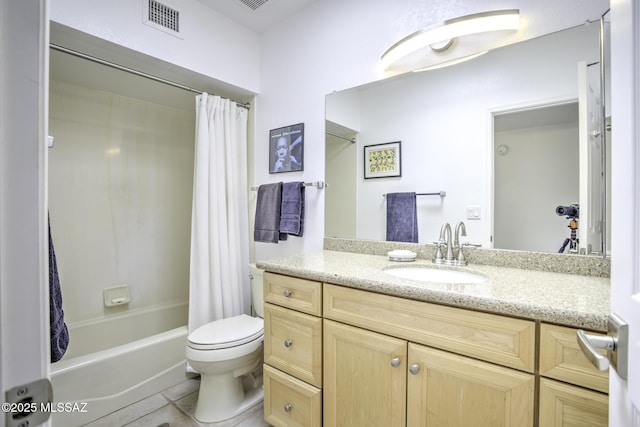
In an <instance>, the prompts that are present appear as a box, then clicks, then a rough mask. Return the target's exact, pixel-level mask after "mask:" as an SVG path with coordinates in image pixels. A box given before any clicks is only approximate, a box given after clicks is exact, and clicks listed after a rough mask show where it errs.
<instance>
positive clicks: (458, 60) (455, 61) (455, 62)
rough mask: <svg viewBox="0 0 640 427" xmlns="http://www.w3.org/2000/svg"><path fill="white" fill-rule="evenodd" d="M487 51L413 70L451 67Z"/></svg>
mask: <svg viewBox="0 0 640 427" xmlns="http://www.w3.org/2000/svg"><path fill="white" fill-rule="evenodd" d="M485 53H489V51H488V50H485V51H484V52H479V53H474V54H473V55H467V56H463V57H462V58H458V59H452V60H451V61H447V62H442V63H440V64H435V65H431V66H429V67H424V68H419V69H417V70H413V72H414V73H419V72H421V71H429V70H437V69H438V68H444V67H449V66H450V65H455V64H460V63H463V62H467V61H470V60H472V59H473V58H477V57H478V56H482V55H484V54H485Z"/></svg>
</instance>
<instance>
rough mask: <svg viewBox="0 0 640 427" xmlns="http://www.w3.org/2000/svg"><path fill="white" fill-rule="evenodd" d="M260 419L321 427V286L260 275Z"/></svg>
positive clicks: (304, 426) (269, 275) (298, 280)
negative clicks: (261, 346)
mask: <svg viewBox="0 0 640 427" xmlns="http://www.w3.org/2000/svg"><path fill="white" fill-rule="evenodd" d="M263 282H264V300H265V305H264V362H265V364H264V419H265V421H267V422H268V423H269V424H271V425H272V426H276V427H280V426H282V427H284V426H299V427H319V426H321V425H322V388H321V387H322V318H321V317H319V316H320V315H321V314H322V283H319V282H314V281H311V280H304V279H298V278H295V277H289V276H283V275H279V274H273V273H264V276H263Z"/></svg>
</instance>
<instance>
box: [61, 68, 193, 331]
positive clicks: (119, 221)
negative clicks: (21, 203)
mask: <svg viewBox="0 0 640 427" xmlns="http://www.w3.org/2000/svg"><path fill="white" fill-rule="evenodd" d="M194 123H195V109H189V110H180V109H176V108H171V107H167V106H164V105H160V104H154V103H150V102H145V101H141V100H138V99H135V98H131V97H126V96H121V95H116V94H113V93H109V92H104V91H99V90H95V89H90V88H85V87H80V86H77V85H73V84H69V83H64V82H60V81H52V82H51V84H50V119H49V132H50V134H51V135H53V136H54V137H55V143H54V147H53V148H51V149H50V150H49V209H50V212H51V232H52V236H53V241H54V244H55V248H56V255H57V259H58V270H59V274H60V281H61V287H62V291H63V299H64V310H65V320H66V321H67V322H68V323H73V322H77V321H82V320H87V319H92V318H96V317H100V316H103V315H105V314H110V313H114V312H119V311H122V310H127V309H135V308H142V307H147V306H151V305H156V304H168V303H173V302H187V301H188V289H189V242H190V230H191V228H190V227H191V195H192V181H193V160H194V141H195V125H194ZM124 284H126V285H128V286H129V289H130V292H131V303H130V304H129V305H128V306H119V307H113V308H105V307H104V305H103V289H104V288H109V287H113V286H120V285H124Z"/></svg>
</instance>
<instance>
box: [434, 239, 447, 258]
mask: <svg viewBox="0 0 640 427" xmlns="http://www.w3.org/2000/svg"><path fill="white" fill-rule="evenodd" d="M445 243H446V242H445V241H444V240H438V241H437V242H433V244H434V245H436V256H435V258H434V259H433V262H435V263H440V262H442V260H443V259H444V257H443V255H442V245H444V244H445Z"/></svg>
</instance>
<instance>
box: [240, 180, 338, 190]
mask: <svg viewBox="0 0 640 427" xmlns="http://www.w3.org/2000/svg"><path fill="white" fill-rule="evenodd" d="M302 185H304V186H305V187H316V188H317V189H318V190H322V189H323V188H325V187H326V186H327V184H326V183H325V182H324V181H314V182H305V183H304V184H302ZM251 191H258V187H251Z"/></svg>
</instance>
